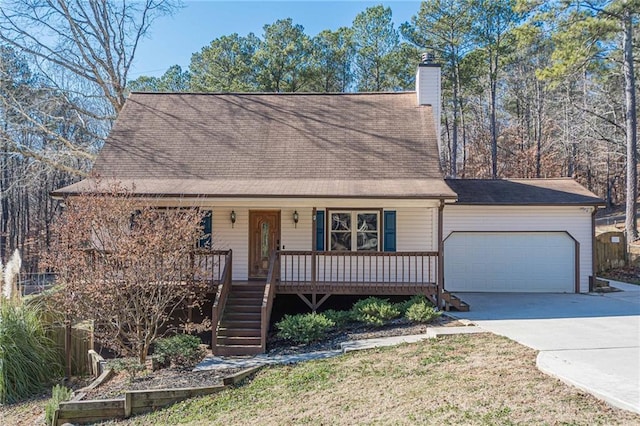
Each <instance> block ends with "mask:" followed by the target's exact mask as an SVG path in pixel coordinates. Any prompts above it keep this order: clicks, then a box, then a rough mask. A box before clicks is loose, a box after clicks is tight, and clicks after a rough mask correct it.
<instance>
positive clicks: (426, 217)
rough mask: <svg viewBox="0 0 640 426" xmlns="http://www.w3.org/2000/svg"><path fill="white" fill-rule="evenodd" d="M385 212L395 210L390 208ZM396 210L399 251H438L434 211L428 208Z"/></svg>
mask: <svg viewBox="0 0 640 426" xmlns="http://www.w3.org/2000/svg"><path fill="white" fill-rule="evenodd" d="M385 210H393V209H392V208H388V209H385ZM395 210H396V221H397V222H396V224H397V230H396V244H397V249H398V251H431V250H437V249H438V247H437V244H435V238H434V235H436V230H435V229H434V221H433V211H434V210H435V209H428V208H402V209H395Z"/></svg>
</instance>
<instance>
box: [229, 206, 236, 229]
mask: <svg viewBox="0 0 640 426" xmlns="http://www.w3.org/2000/svg"><path fill="white" fill-rule="evenodd" d="M229 218H230V219H231V227H232V228H233V225H235V223H236V211H235V210H231V215H230V216H229Z"/></svg>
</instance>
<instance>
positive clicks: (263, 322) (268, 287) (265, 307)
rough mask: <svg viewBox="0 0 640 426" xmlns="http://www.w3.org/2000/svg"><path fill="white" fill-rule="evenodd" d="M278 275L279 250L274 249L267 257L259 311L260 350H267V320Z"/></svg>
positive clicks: (269, 317) (269, 315)
mask: <svg viewBox="0 0 640 426" xmlns="http://www.w3.org/2000/svg"><path fill="white" fill-rule="evenodd" d="M279 276H280V252H279V251H274V252H273V253H271V258H270V259H269V273H268V274H267V283H266V284H265V286H264V296H263V297H262V308H261V312H260V314H261V315H260V326H261V327H262V330H261V332H260V346H261V347H262V352H266V350H267V334H268V333H269V320H270V319H271V308H272V307H273V298H274V296H275V294H276V281H277V280H278V277H279Z"/></svg>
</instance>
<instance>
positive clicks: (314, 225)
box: [311, 207, 318, 286]
mask: <svg viewBox="0 0 640 426" xmlns="http://www.w3.org/2000/svg"><path fill="white" fill-rule="evenodd" d="M317 212H318V209H317V208H316V207H314V208H313V211H312V212H311V285H313V286H315V284H316V273H317V271H316V251H317V249H318V233H317V232H316V229H317V226H318V224H317V223H316V221H317V220H318V219H317V218H316V213H317Z"/></svg>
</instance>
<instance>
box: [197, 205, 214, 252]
mask: <svg viewBox="0 0 640 426" xmlns="http://www.w3.org/2000/svg"><path fill="white" fill-rule="evenodd" d="M211 213H212V212H211V210H206V211H204V212H203V216H202V221H200V226H202V233H203V236H202V238H200V242H199V243H198V247H200V248H211V231H212V229H213V223H212V218H211V216H212V214H211Z"/></svg>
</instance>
